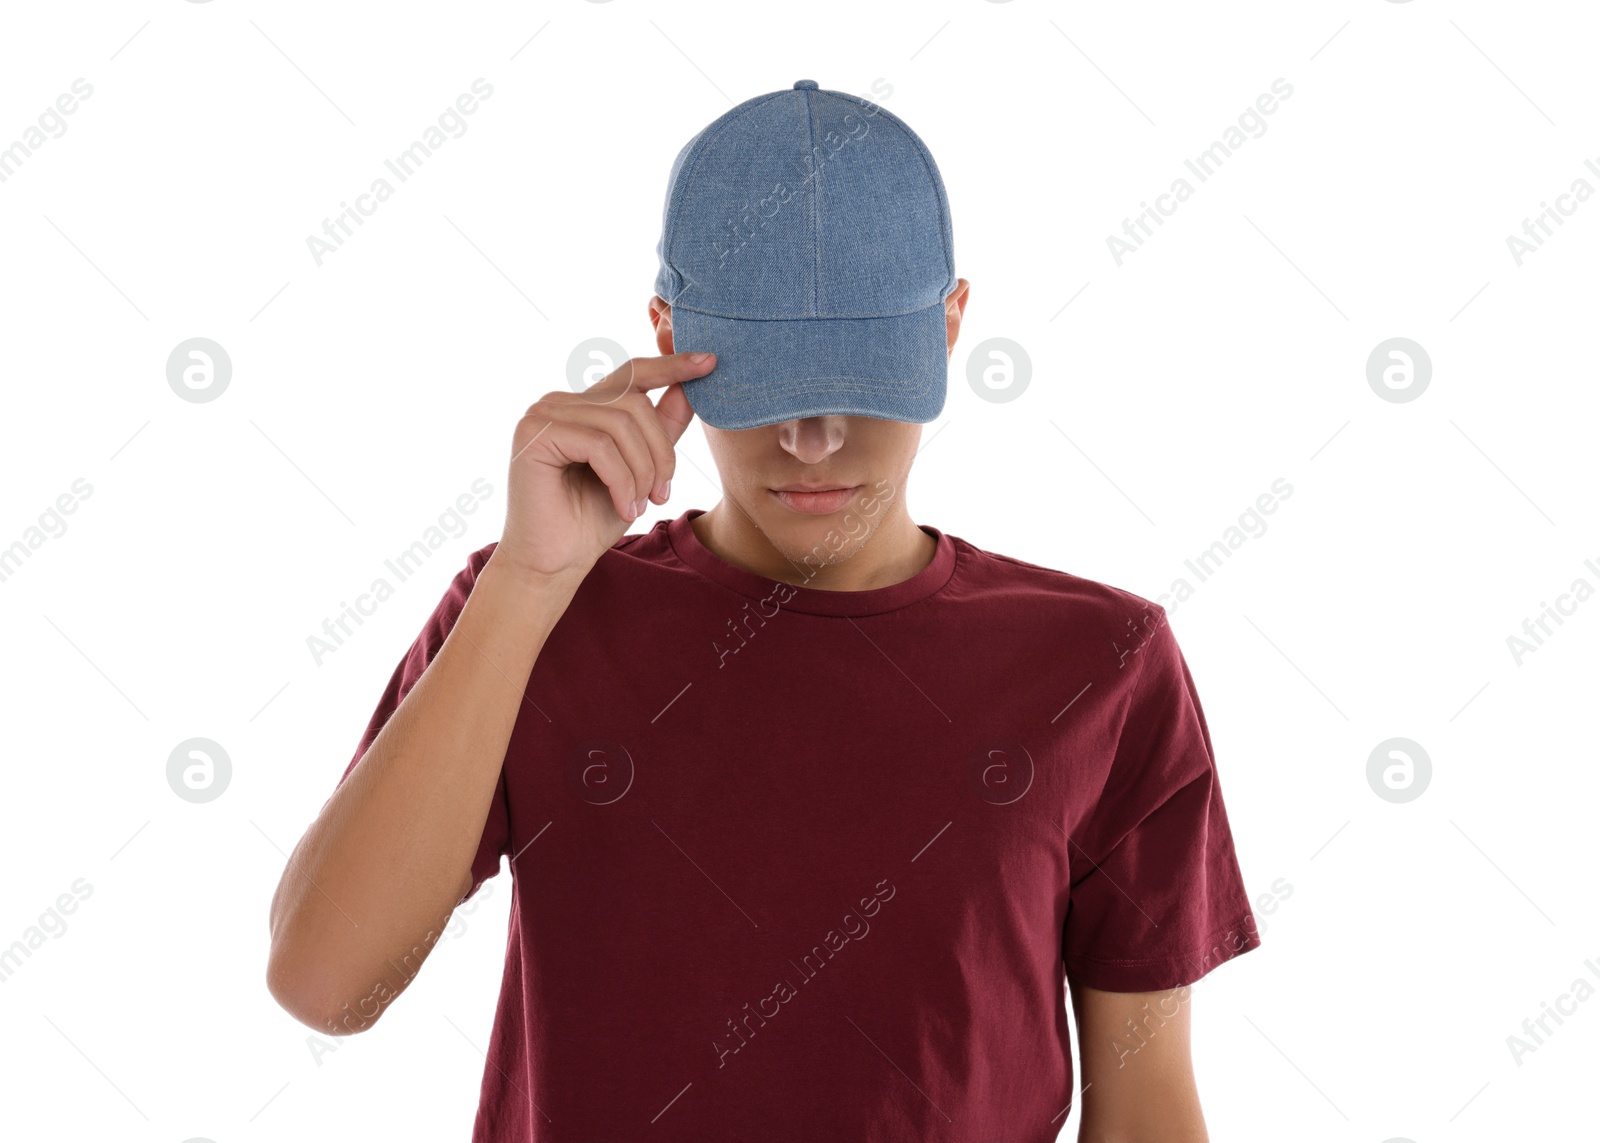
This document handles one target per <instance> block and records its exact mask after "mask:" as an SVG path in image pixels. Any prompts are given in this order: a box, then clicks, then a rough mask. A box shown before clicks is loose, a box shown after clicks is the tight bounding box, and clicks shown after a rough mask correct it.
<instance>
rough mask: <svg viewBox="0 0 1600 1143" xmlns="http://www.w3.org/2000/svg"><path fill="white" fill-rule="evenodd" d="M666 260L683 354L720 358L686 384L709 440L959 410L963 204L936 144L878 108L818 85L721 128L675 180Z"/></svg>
mask: <svg viewBox="0 0 1600 1143" xmlns="http://www.w3.org/2000/svg"><path fill="white" fill-rule="evenodd" d="M656 254H657V255H658V256H659V258H660V263H661V266H660V270H659V272H658V273H657V275H656V285H655V290H656V293H657V295H659V296H660V297H661V298H662V299H663V300H664V301H666V302H668V303H670V305H671V306H672V332H673V348H674V349H675V350H676V351H677V352H679V353H689V352H697V351H701V350H709V351H711V352H713V353H715V354H716V355H717V364H716V368H714V369H713V370H712V371H711V372H710V373H708V374H706V375H705V376H704V377H699V378H696V379H695V380H692V381H686V382H684V383H683V391H684V395H685V396H686V397H687V398H688V399H689V404H690V405H691V406H692V407H693V409H694V411H695V413H696V414H697V415H698V416H700V417H701V418H702V419H703V420H704V421H705V422H706V423H707V424H709V425H712V426H714V427H716V428H719V429H748V428H755V427H757V426H759V425H771V424H776V423H778V422H779V421H787V420H792V419H795V418H798V417H818V416H823V415H825V414H830V413H842V414H848V415H854V416H865V417H881V418H884V419H887V420H894V421H914V422H918V423H926V422H928V421H931V420H933V419H934V418H935V417H937V416H938V415H939V413H940V411H941V410H942V409H943V408H944V399H945V386H946V381H947V366H948V363H949V347H948V340H947V335H946V331H945V317H944V300H945V298H946V297H948V296H949V295H950V293H951V291H952V290H954V289H955V288H956V284H957V281H958V279H957V278H956V272H955V254H954V244H953V240H952V237H951V230H950V206H949V202H948V201H947V199H946V197H945V190H944V182H943V181H942V180H941V179H940V177H939V168H938V167H937V166H935V165H934V161H933V156H932V155H930V154H929V153H928V149H927V147H926V146H924V145H923V142H922V140H921V139H919V138H918V137H917V134H916V132H914V131H912V130H911V128H910V127H907V126H906V125H905V124H904V123H903V122H901V121H900V120H899V119H898V118H896V117H895V116H894V115H892V114H890V113H889V112H888V111H885V110H884V109H883V108H882V107H879V106H878V105H877V104H875V103H873V102H872V101H871V100H868V99H863V98H861V97H859V96H855V95H847V94H845V93H844V92H840V91H825V90H821V89H819V88H818V87H817V84H816V81H815V80H810V79H802V80H800V81H799V82H797V83H796V84H795V85H794V87H793V88H789V89H785V90H783V91H775V92H771V93H769V94H767V95H758V96H756V97H755V98H753V99H748V100H746V101H745V102H743V103H741V104H739V105H738V106H737V107H734V108H732V109H731V110H729V111H728V112H726V113H725V114H723V115H721V116H719V117H718V118H717V119H715V120H714V121H713V122H712V123H710V124H709V125H708V126H707V127H705V128H704V129H703V130H702V131H700V132H699V133H698V134H697V135H695V136H694V138H692V139H690V140H689V142H688V143H687V144H685V146H684V147H683V149H682V150H681V151H680V152H679V153H678V157H677V159H676V160H674V162H673V164H672V173H671V175H670V176H669V178H668V181H667V201H666V208H665V210H664V211H663V212H662V219H661V241H660V242H659V243H658V244H657V245H656Z"/></svg>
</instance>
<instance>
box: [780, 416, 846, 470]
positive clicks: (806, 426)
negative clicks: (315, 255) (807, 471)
mask: <svg viewBox="0 0 1600 1143" xmlns="http://www.w3.org/2000/svg"><path fill="white" fill-rule="evenodd" d="M846 424H847V421H846V418H845V417H844V416H843V415H828V416H823V417H801V418H800V419H798V420H794V421H783V422H782V423H780V424H779V425H778V444H779V445H780V446H781V447H782V448H783V450H784V451H785V452H787V453H789V454H790V455H791V456H793V457H794V458H795V459H796V460H798V461H800V462H801V463H802V464H818V463H820V462H822V461H823V460H826V459H827V458H828V457H829V456H831V455H832V454H833V453H835V452H838V451H839V449H840V448H841V447H843V445H844V438H845V427H846Z"/></svg>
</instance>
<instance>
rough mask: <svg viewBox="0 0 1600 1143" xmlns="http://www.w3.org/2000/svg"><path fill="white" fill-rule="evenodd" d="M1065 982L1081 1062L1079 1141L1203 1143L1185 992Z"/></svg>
mask: <svg viewBox="0 0 1600 1143" xmlns="http://www.w3.org/2000/svg"><path fill="white" fill-rule="evenodd" d="M1067 983H1068V986H1069V988H1070V989H1071V992H1072V1010H1073V1012H1074V1013H1075V1014H1076V1015H1077V1020H1078V1051H1079V1054H1080V1055H1081V1056H1082V1057H1083V1058H1082V1060H1081V1061H1080V1070H1081V1071H1082V1073H1083V1074H1082V1077H1081V1078H1082V1081H1083V1082H1082V1085H1081V1087H1080V1091H1081V1092H1082V1095H1081V1103H1082V1105H1083V1120H1082V1123H1081V1125H1080V1126H1079V1129H1078V1143H1209V1138H1210V1137H1209V1136H1208V1135H1207V1134H1206V1124H1205V1117H1204V1116H1203V1115H1202V1114H1201V1112H1200V1095H1199V1092H1198V1091H1197V1090H1196V1088H1195V1081H1194V1068H1193V1064H1192V1062H1191V1060H1190V1056H1189V1001H1190V990H1189V989H1188V988H1187V987H1183V988H1176V989H1172V990H1169V991H1166V992H1103V991H1101V990H1099V989H1097V988H1089V987H1088V986H1086V985H1082V984H1078V983H1077V982H1075V981H1073V980H1072V979H1071V978H1070V977H1069V978H1068V981H1067Z"/></svg>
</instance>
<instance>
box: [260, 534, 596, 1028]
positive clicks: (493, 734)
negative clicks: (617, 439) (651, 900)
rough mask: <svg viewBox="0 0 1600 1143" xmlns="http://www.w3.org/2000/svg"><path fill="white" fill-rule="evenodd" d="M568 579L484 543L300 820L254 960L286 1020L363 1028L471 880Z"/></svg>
mask: <svg viewBox="0 0 1600 1143" xmlns="http://www.w3.org/2000/svg"><path fill="white" fill-rule="evenodd" d="M576 587H577V581H574V580H573V579H571V578H570V577H569V578H564V579H562V578H555V579H539V578H536V577H533V576H531V575H526V574H521V573H519V572H518V571H517V570H516V569H514V568H510V567H507V566H503V565H502V566H497V565H496V562H495V557H494V556H491V557H490V558H489V561H488V563H486V564H485V565H484V567H483V569H482V571H480V572H479V574H478V578H477V581H476V584H475V585H474V587H473V589H472V594H471V595H469V596H468V597H467V602H466V604H465V606H464V607H463V609H462V612H461V614H460V616H459V617H458V618H457V620H456V623H455V626H454V627H453V628H452V629H451V631H450V634H449V636H448V637H447V638H446V639H445V641H444V644H443V645H442V646H441V647H440V648H439V651H438V653H437V654H436V655H435V656H434V659H433V661H432V662H431V663H430V664H429V665H428V668H427V670H426V671H424V672H423V675H422V677H421V678H420V679H418V680H417V683H416V685H415V686H414V687H412V688H411V691H410V693H408V694H407V695H406V697H405V699H404V701H402V702H401V703H400V705H399V707H398V708H397V709H396V710H395V712H394V714H393V715H392V716H391V717H390V719H389V721H388V722H387V723H385V724H384V727H383V730H382V731H381V732H380V733H379V734H378V736H377V738H376V739H375V740H374V741H373V743H372V745H371V746H370V747H369V748H368V749H367V752H366V754H365V755H364V756H363V757H362V759H361V761H360V762H358V763H357V764H356V767H355V769H354V770H352V771H351V772H350V774H349V776H348V777H347V778H346V779H345V780H344V781H343V782H342V783H341V784H340V785H339V787H338V789H337V790H335V791H334V793H333V796H332V797H331V798H330V799H329V801H328V803H327V805H326V806H324V807H323V810H322V813H321V814H320V815H319V816H318V817H317V819H316V821H314V822H313V823H312V824H311V826H310V828H308V829H307V830H306V833H305V836H304V837H302V838H301V840H300V843H299V845H297V846H296V847H295V851H294V853H293V854H291V855H290V858H289V865H288V868H286V869H285V871H284V874H283V878H282V880H281V881H280V882H279V883H278V890H277V893H276V894H275V895H274V897H273V900H272V913H271V928H272V951H271V955H270V958H269V962H268V968H267V986H268V988H269V989H270V990H271V992H272V995H273V996H274V997H275V998H276V999H277V1001H278V1003H279V1004H281V1005H283V1007H284V1008H285V1009H287V1010H288V1011H289V1012H290V1013H291V1014H292V1015H293V1016H294V1017H295V1018H296V1019H298V1020H300V1021H302V1022H303V1023H306V1024H309V1025H312V1026H314V1027H316V1028H318V1029H319V1030H324V1031H328V1032H332V1033H334V1034H345V1033H348V1032H355V1031H361V1030H364V1029H365V1028H366V1027H368V1026H370V1024H371V1022H372V1021H374V1020H376V1018H377V1015H378V1013H379V1012H381V1011H382V1009H383V1008H384V1007H385V1006H386V1004H387V1001H388V1000H391V999H393V997H394V996H396V995H398V994H399V992H400V991H401V990H402V989H403V988H404V987H405V985H406V984H407V983H408V982H409V980H410V979H411V977H412V976H414V975H415V965H416V964H418V963H420V961H421V960H422V959H423V958H424V957H426V956H427V953H428V952H429V951H430V950H431V949H432V947H433V943H434V942H435V941H437V940H438V939H439V935H440V933H441V932H442V931H443V928H444V924H445V922H446V921H447V920H448V919H449V916H450V913H451V912H452V910H454V908H455V907H456V905H457V904H458V903H460V901H461V898H462V897H464V896H465V895H466V893H467V890H468V889H470V888H471V887H472V860H473V857H474V856H475V854H476V852H477V846H478V839H479V837H480V835H481V833H482V831H483V823H484V819H485V817H486V816H487V815H488V812H489V803H490V799H491V798H493V797H494V795H495V791H496V785H497V783H498V781H499V777H500V768H501V764H502V761H503V760H504V758H505V753H506V745H507V743H508V742H509V741H510V739H511V731H512V728H513V726H514V725H515V723H516V717H517V712H518V708H519V707H520V705H521V703H522V686H523V682H524V681H525V680H526V679H527V678H528V675H529V673H530V672H531V671H532V669H533V663H534V660H535V658H536V657H537V655H538V654H539V651H540V649H541V648H542V647H543V646H544V642H545V639H546V637H548V635H549V634H550V631H551V629H552V628H553V627H554V626H555V624H556V621H557V620H558V619H559V618H560V617H561V614H562V613H563V612H564V611H565V610H566V607H567V604H568V603H569V602H570V601H571V598H572V595H573V593H574V592H575V591H576ZM402 967H403V968H404V969H405V971H402V970H401V969H402ZM385 986H387V988H385ZM346 1005H350V1006H352V1008H351V1009H350V1010H346ZM352 1015H353V1017H354V1018H353V1019H352ZM367 1017H370V1019H368V1018H367Z"/></svg>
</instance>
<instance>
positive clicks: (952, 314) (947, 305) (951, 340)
mask: <svg viewBox="0 0 1600 1143" xmlns="http://www.w3.org/2000/svg"><path fill="white" fill-rule="evenodd" d="M971 288H972V283H971V282H969V281H967V280H966V279H965V278H957V279H956V288H955V289H953V290H951V291H950V294H949V296H948V297H946V298H945V300H944V333H945V341H946V343H947V348H946V350H945V353H946V355H948V354H950V353H954V352H955V348H956V337H957V336H958V335H959V334H960V333H961V318H962V316H963V315H964V314H965V313H966V312H967V297H968V291H969V290H970V289H971Z"/></svg>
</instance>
